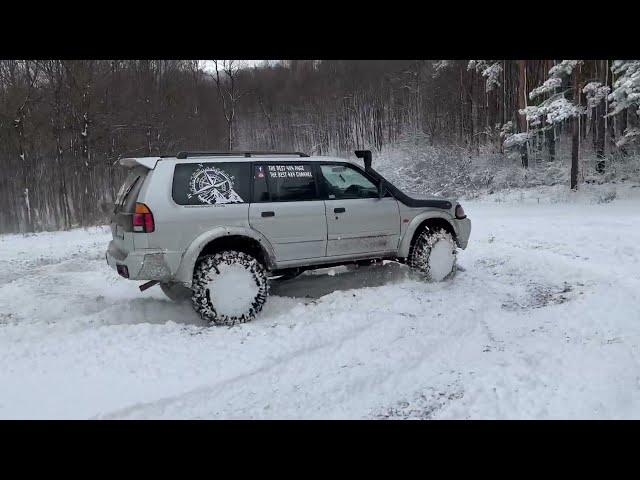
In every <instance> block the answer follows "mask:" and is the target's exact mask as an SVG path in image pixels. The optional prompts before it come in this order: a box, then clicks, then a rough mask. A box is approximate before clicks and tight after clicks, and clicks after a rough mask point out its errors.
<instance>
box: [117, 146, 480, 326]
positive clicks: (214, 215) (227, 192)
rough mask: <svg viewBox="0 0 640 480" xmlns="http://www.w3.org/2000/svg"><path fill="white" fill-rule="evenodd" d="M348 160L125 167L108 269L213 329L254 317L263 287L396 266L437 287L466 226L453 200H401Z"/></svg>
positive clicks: (224, 157) (177, 160)
mask: <svg viewBox="0 0 640 480" xmlns="http://www.w3.org/2000/svg"><path fill="white" fill-rule="evenodd" d="M355 153H356V156H357V157H358V158H361V159H362V160H363V161H364V168H362V167H361V166H360V164H359V162H358V161H355V160H354V161H349V160H345V159H341V158H334V157H322V156H318V157H309V156H308V155H305V154H303V153H299V152H294V153H278V152H232V153H229V152H226V153H220V152H181V153H178V154H177V155H176V156H175V157H144V158H125V159H122V160H120V164H121V165H123V166H125V167H127V168H129V169H130V171H129V174H128V176H127V178H126V180H125V182H124V184H123V185H122V188H121V189H120V191H119V193H118V195H117V198H116V204H115V208H114V213H113V217H112V220H111V230H112V234H113V240H112V241H111V242H110V243H109V248H108V250H107V254H106V259H107V262H108V264H109V265H111V267H113V268H114V269H116V270H117V272H118V273H119V274H120V275H121V276H122V277H124V278H128V279H130V280H149V281H148V282H147V283H145V284H144V285H142V286H140V290H145V289H147V288H149V287H151V286H153V285H155V284H158V283H159V284H160V287H161V288H162V290H163V292H164V293H165V294H166V295H167V296H168V297H169V298H171V299H172V300H175V301H180V300H185V299H188V298H189V297H190V298H191V301H192V302H193V306H194V308H195V310H196V311H197V312H198V313H199V314H200V316H201V317H202V318H203V319H205V320H207V321H208V322H210V323H213V324H216V325H233V324H235V323H238V322H247V321H249V320H251V319H253V318H254V317H255V316H256V314H257V313H258V312H260V310H261V309H262V307H263V305H264V303H265V301H266V299H267V290H268V277H271V280H274V281H275V280H278V279H279V280H282V279H290V278H293V277H295V276H296V275H298V274H300V273H302V272H303V271H305V270H309V269H314V268H325V267H330V266H336V265H344V264H350V263H366V262H371V261H375V260H384V259H389V260H395V261H398V262H402V263H406V264H408V265H409V266H410V267H412V268H414V269H416V270H418V271H419V272H421V273H422V274H423V275H424V278H425V279H427V280H431V281H440V280H444V279H447V278H450V277H452V276H453V275H454V274H455V271H456V248H457V247H460V248H463V249H464V248H466V246H467V242H468V240H469V234H470V232H471V222H470V220H469V219H468V218H467V217H466V216H465V213H464V210H463V209H462V207H461V206H460V205H459V204H457V203H456V202H455V201H453V200H447V199H442V198H418V197H415V196H411V197H410V196H408V195H406V194H405V193H403V192H401V191H400V190H398V189H397V188H396V187H394V186H393V185H392V184H391V183H389V182H388V181H386V180H385V179H384V178H383V177H382V176H381V175H380V174H379V173H377V172H376V171H375V170H374V169H373V168H372V167H371V152H370V151H368V150H358V151H356V152H355Z"/></svg>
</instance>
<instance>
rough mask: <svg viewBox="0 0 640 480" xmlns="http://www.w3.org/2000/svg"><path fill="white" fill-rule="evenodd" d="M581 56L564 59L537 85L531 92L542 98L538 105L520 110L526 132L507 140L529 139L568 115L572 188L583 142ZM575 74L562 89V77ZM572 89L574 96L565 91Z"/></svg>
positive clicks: (514, 141)
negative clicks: (570, 126) (525, 122)
mask: <svg viewBox="0 0 640 480" xmlns="http://www.w3.org/2000/svg"><path fill="white" fill-rule="evenodd" d="M581 65H582V60H562V61H561V62H560V63H559V64H557V65H555V66H554V67H552V68H551V69H550V70H549V74H548V77H547V79H546V80H545V81H544V83H542V85H540V86H538V87H536V88H534V89H533V90H532V91H531V93H530V94H529V99H530V100H536V99H539V98H543V100H542V101H541V102H540V103H539V104H538V105H530V106H527V107H525V108H523V109H521V110H520V114H522V115H524V116H525V119H526V121H527V124H528V126H529V132H528V134H526V135H524V136H523V135H522V134H520V137H516V135H512V136H509V137H507V139H506V140H505V146H508V144H515V143H522V142H526V141H527V140H528V139H529V138H530V136H531V135H532V134H534V133H537V132H538V131H539V130H547V129H550V128H553V126H554V124H558V123H562V122H565V121H567V120H569V119H572V121H573V125H572V126H573V129H572V148H571V189H572V190H575V189H577V188H578V161H579V146H580V135H579V133H580V130H579V122H580V115H581V114H583V113H584V112H585V109H584V107H583V106H581V102H580V96H581V95H580V94H581V91H580V68H581ZM571 76H572V77H573V88H565V89H564V90H559V89H561V87H562V86H563V79H567V78H569V77H571ZM568 93H571V99H567V97H566V95H567V94H568Z"/></svg>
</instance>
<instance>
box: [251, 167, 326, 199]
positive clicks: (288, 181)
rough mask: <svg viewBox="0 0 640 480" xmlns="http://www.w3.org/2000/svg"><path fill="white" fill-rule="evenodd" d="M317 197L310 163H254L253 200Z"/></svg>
mask: <svg viewBox="0 0 640 480" xmlns="http://www.w3.org/2000/svg"><path fill="white" fill-rule="evenodd" d="M317 199H318V194H317V192H316V180H315V178H314V172H313V167H312V165H310V164H308V163H293V162H291V163H289V162H287V163H281V164H275V163H274V164H268V163H264V164H255V165H254V183H253V201H254V202H296V201H298V202H300V201H304V200H317Z"/></svg>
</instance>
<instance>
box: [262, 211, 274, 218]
mask: <svg viewBox="0 0 640 480" xmlns="http://www.w3.org/2000/svg"><path fill="white" fill-rule="evenodd" d="M261 215H262V216H263V217H275V216H276V214H275V212H262V214H261Z"/></svg>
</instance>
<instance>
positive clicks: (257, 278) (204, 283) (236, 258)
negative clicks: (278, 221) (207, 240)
mask: <svg viewBox="0 0 640 480" xmlns="http://www.w3.org/2000/svg"><path fill="white" fill-rule="evenodd" d="M192 290H193V294H192V296H191V301H192V303H193V307H194V309H195V310H196V312H198V314H199V315H200V317H202V319H203V320H205V321H207V322H209V323H210V324H214V325H227V326H231V325H235V324H236V323H245V322H249V321H251V320H253V319H254V318H255V317H256V315H257V314H258V313H259V312H260V311H261V310H262V307H263V305H264V303H265V302H266V300H267V271H266V269H265V268H264V266H263V265H262V264H261V263H260V262H259V261H258V260H257V259H256V258H254V257H253V256H251V255H249V254H248V253H245V252H239V251H233V250H227V251H223V252H218V253H216V254H214V255H207V256H204V257H202V258H201V259H200V260H199V262H198V264H197V266H196V268H195V270H194V273H193V285H192Z"/></svg>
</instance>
